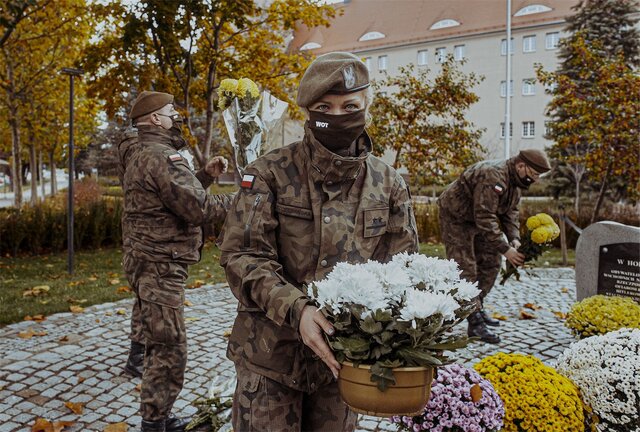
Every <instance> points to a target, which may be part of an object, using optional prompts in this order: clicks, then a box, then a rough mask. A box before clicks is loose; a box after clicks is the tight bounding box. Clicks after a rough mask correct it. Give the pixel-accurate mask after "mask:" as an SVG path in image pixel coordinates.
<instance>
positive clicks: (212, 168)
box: [118, 91, 231, 432]
mask: <svg viewBox="0 0 640 432" xmlns="http://www.w3.org/2000/svg"><path fill="white" fill-rule="evenodd" d="M130 117H131V119H132V120H133V121H134V122H135V126H136V128H135V129H132V130H129V131H127V133H126V134H125V138H124V140H123V141H122V142H121V143H120V144H119V146H118V152H119V157H120V161H121V181H122V186H123V190H124V214H123V218H122V231H123V252H124V254H123V267H124V271H125V273H126V275H127V278H128V280H129V283H130V285H131V287H132V288H133V290H134V292H135V294H136V302H135V303H134V306H133V313H132V319H131V351H130V354H129V359H128V361H127V365H126V366H125V370H126V371H128V372H129V373H131V374H133V375H136V376H140V375H141V376H142V385H141V392H140V399H141V405H140V414H141V416H142V431H149V432H151V431H153V432H164V431H171V432H173V431H182V430H184V428H185V426H186V425H187V424H188V420H186V419H180V418H178V417H175V416H174V415H173V414H172V413H171V409H172V407H173V403H174V402H175V400H176V397H177V396H178V394H179V393H180V390H181V389H182V384H183V378H184V371H185V366H186V363H187V339H186V332H185V323H184V283H185V280H186V279H187V272H188V266H189V265H190V264H194V263H196V262H198V261H199V260H200V250H201V247H202V242H203V235H202V228H201V227H202V226H203V225H205V224H212V223H214V222H215V221H221V220H223V219H224V218H225V216H226V213H227V209H228V208H229V206H230V203H231V198H230V197H228V196H225V195H215V196H214V195H209V194H207V192H206V188H207V187H209V185H210V184H211V183H212V182H213V178H214V177H217V176H218V175H220V174H221V173H223V172H224V171H225V170H226V165H227V163H226V160H225V159H224V158H221V157H215V158H213V159H212V160H211V161H209V163H208V164H207V165H206V167H205V168H204V169H203V170H200V171H199V172H198V173H197V174H193V172H192V171H191V169H190V167H189V166H188V164H187V161H186V160H185V158H184V156H183V155H182V154H180V153H178V150H179V149H181V148H182V147H184V146H185V145H186V142H185V140H184V138H183V137H182V131H181V119H180V116H179V114H178V112H177V111H176V110H175V108H174V106H173V96H172V95H170V94H167V93H161V92H152V91H144V92H142V93H140V95H139V96H138V98H137V99H136V101H135V102H134V104H133V107H132V109H131V113H130ZM143 359H144V368H143V367H142V361H143Z"/></svg>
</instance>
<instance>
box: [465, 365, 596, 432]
mask: <svg viewBox="0 0 640 432" xmlns="http://www.w3.org/2000/svg"><path fill="white" fill-rule="evenodd" d="M475 369H476V370H477V371H478V372H479V373H480V375H482V376H483V377H484V378H486V379H487V380H489V381H490V382H491V384H493V387H494V388H495V389H496V391H497V392H498V395H499V396H500V398H501V399H502V401H503V402H504V409H505V418H504V429H503V430H504V431H506V432H524V431H582V430H584V413H583V410H584V407H583V404H582V400H581V399H580V395H579V393H578V389H577V387H576V386H575V385H574V384H573V383H572V382H571V381H570V380H569V379H568V378H566V377H564V376H562V375H560V374H559V373H558V372H556V371H555V369H553V368H552V367H550V366H545V365H544V364H543V363H542V362H541V361H540V360H539V359H537V358H535V357H533V356H528V355H522V354H505V353H498V354H495V355H492V356H490V357H486V358H484V359H482V360H481V361H480V362H479V363H478V364H476V365H475Z"/></svg>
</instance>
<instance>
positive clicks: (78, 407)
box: [64, 402, 84, 415]
mask: <svg viewBox="0 0 640 432" xmlns="http://www.w3.org/2000/svg"><path fill="white" fill-rule="evenodd" d="M64 406H66V407H67V408H69V409H70V410H71V411H73V413H74V414H78V415H80V414H82V411H83V410H84V404H83V403H80V402H65V403H64Z"/></svg>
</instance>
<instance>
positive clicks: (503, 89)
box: [500, 80, 513, 97]
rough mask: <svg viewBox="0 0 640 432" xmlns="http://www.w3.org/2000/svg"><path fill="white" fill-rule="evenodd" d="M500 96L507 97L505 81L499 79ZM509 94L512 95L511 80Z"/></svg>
mask: <svg viewBox="0 0 640 432" xmlns="http://www.w3.org/2000/svg"><path fill="white" fill-rule="evenodd" d="M500 96H501V97H507V82H506V81H500ZM509 96H513V80H511V81H510V83H509Z"/></svg>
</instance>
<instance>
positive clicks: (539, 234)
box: [531, 226, 549, 244]
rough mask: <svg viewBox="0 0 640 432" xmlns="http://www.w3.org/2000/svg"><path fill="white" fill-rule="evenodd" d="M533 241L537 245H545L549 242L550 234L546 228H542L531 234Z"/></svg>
mask: <svg viewBox="0 0 640 432" xmlns="http://www.w3.org/2000/svg"><path fill="white" fill-rule="evenodd" d="M531 241H533V242H534V243H537V244H544V243H546V242H547V241H549V232H548V231H547V229H546V227H544V226H541V227H538V228H536V229H534V230H533V231H532V232H531Z"/></svg>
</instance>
